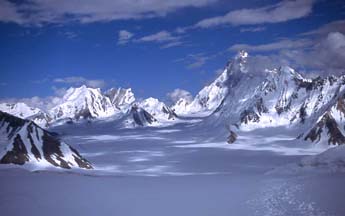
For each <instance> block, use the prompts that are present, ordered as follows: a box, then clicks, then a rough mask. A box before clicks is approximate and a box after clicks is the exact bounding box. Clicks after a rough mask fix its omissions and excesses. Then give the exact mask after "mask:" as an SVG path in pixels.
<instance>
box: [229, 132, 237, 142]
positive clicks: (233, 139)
mask: <svg viewBox="0 0 345 216" xmlns="http://www.w3.org/2000/svg"><path fill="white" fill-rule="evenodd" d="M236 140H237V134H236V133H235V132H234V131H232V130H230V135H229V136H228V141H227V142H228V143H229V144H232V143H234V142H235V141H236Z"/></svg>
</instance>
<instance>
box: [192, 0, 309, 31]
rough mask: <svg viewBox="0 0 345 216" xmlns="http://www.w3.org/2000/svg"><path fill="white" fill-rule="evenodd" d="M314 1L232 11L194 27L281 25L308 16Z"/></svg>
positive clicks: (300, 1)
mask: <svg viewBox="0 0 345 216" xmlns="http://www.w3.org/2000/svg"><path fill="white" fill-rule="evenodd" d="M314 2H315V1H314V0H294V1H282V2H280V3H278V4H275V5H271V6H266V7H261V8H255V9H241V10H234V11H230V12H228V13H227V14H225V15H224V16H217V17H212V18H207V19H204V20H201V21H199V22H198V23H197V24H195V26H194V27H197V28H210V27H215V26H220V25H234V26H237V25H255V24H263V23H280V22H286V21H289V20H294V19H299V18H302V17H305V16H308V15H309V14H310V13H311V12H312V8H313V4H314Z"/></svg>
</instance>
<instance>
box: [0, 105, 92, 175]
mask: <svg viewBox="0 0 345 216" xmlns="http://www.w3.org/2000/svg"><path fill="white" fill-rule="evenodd" d="M0 131H1V135H3V136H6V140H7V142H8V143H9V144H8V145H7V146H6V148H5V149H4V151H3V152H2V153H0V163H2V164H11V163H12V164H18V165H24V164H26V163H30V164H35V165H37V166H55V167H61V168H65V169H71V168H72V167H79V168H84V169H92V166H91V164H90V163H89V162H88V161H87V160H86V159H84V158H83V157H82V156H81V155H80V154H79V153H78V152H77V151H76V150H75V149H74V148H72V147H71V146H69V145H68V144H66V143H64V142H62V141H61V140H59V138H58V137H56V136H54V134H52V133H50V132H48V131H46V130H44V129H42V128H41V127H39V126H38V125H36V124H35V123H34V122H32V121H29V120H23V119H20V118H17V117H15V116H12V115H9V114H7V113H4V112H0Z"/></svg>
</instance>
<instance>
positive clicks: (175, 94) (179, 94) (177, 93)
mask: <svg viewBox="0 0 345 216" xmlns="http://www.w3.org/2000/svg"><path fill="white" fill-rule="evenodd" d="M167 97H168V98H169V100H171V102H173V103H176V102H177V101H178V100H179V99H180V98H184V99H186V100H187V101H192V100H193V96H192V94H191V93H190V92H189V91H186V90H183V89H179V88H177V89H175V90H173V91H172V92H169V93H168V94H167Z"/></svg>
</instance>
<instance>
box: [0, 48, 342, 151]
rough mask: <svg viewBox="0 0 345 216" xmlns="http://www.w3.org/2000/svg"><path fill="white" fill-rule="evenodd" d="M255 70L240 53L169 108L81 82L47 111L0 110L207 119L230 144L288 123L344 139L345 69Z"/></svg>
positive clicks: (49, 121)
mask: <svg viewBox="0 0 345 216" xmlns="http://www.w3.org/2000/svg"><path fill="white" fill-rule="evenodd" d="M256 70H257V68H256V67H255V64H252V62H251V58H250V56H249V55H248V53H247V52H245V51H241V52H239V53H238V54H237V55H236V56H235V58H234V59H231V60H230V61H229V62H228V63H227V64H226V66H225V68H224V71H223V73H221V74H220V75H219V76H218V77H217V78H216V79H215V80H214V81H213V82H212V83H211V84H209V85H207V86H205V87H204V88H202V89H201V90H200V92H199V93H198V94H197V95H196V96H195V97H194V99H193V100H192V101H188V100H186V99H184V98H180V99H179V100H178V101H177V102H176V103H175V104H173V105H172V106H167V105H166V104H165V103H163V102H161V101H159V100H158V99H155V98H147V99H145V100H141V101H138V100H136V98H135V96H134V93H133V92H132V90H131V89H123V88H119V89H114V88H113V89H110V90H107V91H105V92H102V91H101V90H100V89H94V88H90V87H86V86H81V87H79V88H70V89H68V90H67V92H66V94H65V95H64V96H63V97H62V100H61V103H60V104H58V105H57V106H55V107H53V108H52V109H50V110H48V111H46V112H44V111H42V110H40V109H37V108H31V107H29V106H27V105H26V104H24V103H14V104H13V103H12V104H9V103H3V104H0V110H2V111H3V112H7V113H9V114H12V115H15V116H17V117H20V118H24V119H30V120H33V121H34V122H36V123H37V124H39V125H41V126H42V127H49V126H52V125H55V124H62V123H66V122H76V121H82V120H88V121H92V120H99V121H102V120H108V119H113V120H114V121H121V122H122V125H123V126H124V127H145V126H167V125H171V124H175V123H178V122H181V121H188V118H189V117H198V118H202V119H203V124H206V125H212V127H226V128H228V130H229V138H230V139H229V140H230V141H229V140H228V141H229V142H231V143H232V142H235V140H236V138H237V133H238V132H239V131H252V130H256V129H260V128H267V127H272V128H277V127H289V128H297V129H298V130H296V131H298V133H296V137H297V138H299V139H303V140H306V141H310V142H327V143H329V144H332V145H338V144H345V121H344V118H345V75H343V76H340V77H336V76H328V77H314V78H305V77H304V76H303V75H302V74H300V73H298V72H297V71H295V70H294V69H293V68H290V67H288V66H281V67H279V68H275V69H265V70H263V71H260V73H257V72H256Z"/></svg>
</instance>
